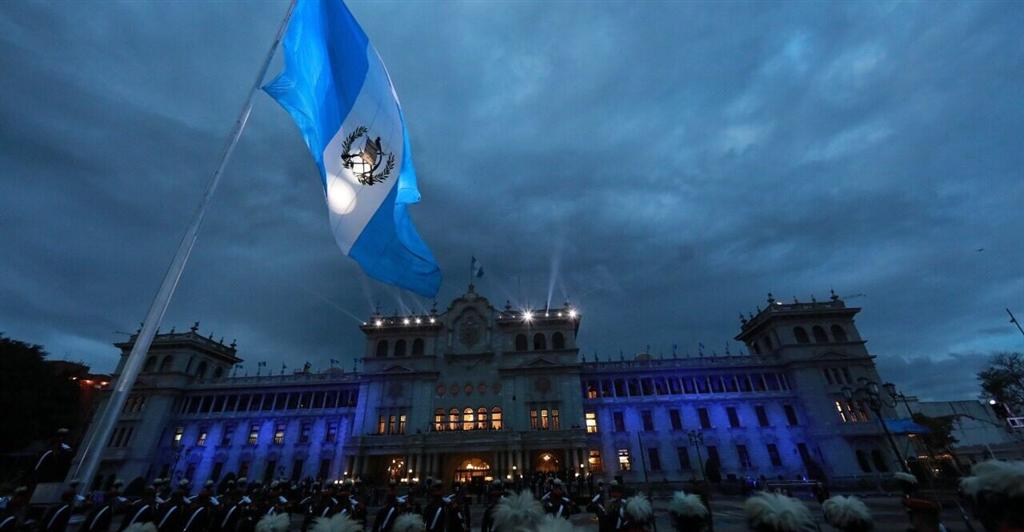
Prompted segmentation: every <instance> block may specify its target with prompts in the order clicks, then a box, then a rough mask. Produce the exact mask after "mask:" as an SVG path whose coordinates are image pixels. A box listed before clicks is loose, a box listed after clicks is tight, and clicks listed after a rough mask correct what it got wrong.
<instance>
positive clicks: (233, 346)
mask: <svg viewBox="0 0 1024 532" xmlns="http://www.w3.org/2000/svg"><path fill="white" fill-rule="evenodd" d="M237 345H238V339H237V338H232V339H231V349H234V348H235V346H237Z"/></svg>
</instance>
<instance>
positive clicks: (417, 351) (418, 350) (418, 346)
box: [412, 338, 423, 357]
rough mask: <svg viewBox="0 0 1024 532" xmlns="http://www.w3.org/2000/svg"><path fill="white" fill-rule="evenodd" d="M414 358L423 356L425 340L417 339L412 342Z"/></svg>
mask: <svg viewBox="0 0 1024 532" xmlns="http://www.w3.org/2000/svg"><path fill="white" fill-rule="evenodd" d="M412 356H414V357H418V356H423V338H417V339H415V340H413V341H412Z"/></svg>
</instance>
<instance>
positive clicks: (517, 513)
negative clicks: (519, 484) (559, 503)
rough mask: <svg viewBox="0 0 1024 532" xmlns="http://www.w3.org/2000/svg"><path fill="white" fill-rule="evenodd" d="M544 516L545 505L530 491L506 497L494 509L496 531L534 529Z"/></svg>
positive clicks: (509, 531)
mask: <svg viewBox="0 0 1024 532" xmlns="http://www.w3.org/2000/svg"><path fill="white" fill-rule="evenodd" d="M543 517H544V507H543V506H542V505H541V504H540V502H539V501H537V500H536V499H534V498H533V494H532V493H530V492H529V491H521V492H519V493H514V494H512V495H509V496H508V497H505V498H504V499H502V500H501V502H499V503H498V506H497V507H496V508H495V509H494V530H495V531H496V532H519V531H520V530H523V529H530V530H532V529H534V528H536V527H537V525H538V524H539V523H540V521H541V519H542V518H543Z"/></svg>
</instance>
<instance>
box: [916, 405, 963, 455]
mask: <svg viewBox="0 0 1024 532" xmlns="http://www.w3.org/2000/svg"><path fill="white" fill-rule="evenodd" d="M913 420H914V423H917V424H918V425H921V426H922V427H925V428H926V429H928V432H926V433H924V434H918V435H917V437H918V438H920V439H921V441H922V442H923V443H924V444H925V446H927V447H928V449H931V450H935V449H938V450H940V451H945V450H947V449H949V448H950V447H952V446H953V445H954V444H956V442H957V439H956V437H955V436H953V421H955V420H956V416H938V417H932V416H927V415H925V414H922V413H920V412H914V415H913Z"/></svg>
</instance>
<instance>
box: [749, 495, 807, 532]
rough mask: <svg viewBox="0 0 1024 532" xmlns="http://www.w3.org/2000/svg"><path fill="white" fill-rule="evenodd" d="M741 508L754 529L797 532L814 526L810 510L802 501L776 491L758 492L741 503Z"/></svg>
mask: <svg viewBox="0 0 1024 532" xmlns="http://www.w3.org/2000/svg"><path fill="white" fill-rule="evenodd" d="M743 510H744V512H745V513H746V514H747V524H748V525H750V528H753V529H754V530H758V531H769V530H770V531H773V532H798V531H800V530H807V529H813V528H814V520H813V518H811V512H810V510H808V509H807V507H806V506H804V504H803V503H802V502H800V501H799V500H797V499H794V498H792V497H786V496H785V495H780V494H778V493H765V492H761V493H758V494H757V495H754V496H753V497H751V498H749V499H747V502H745V503H743Z"/></svg>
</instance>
